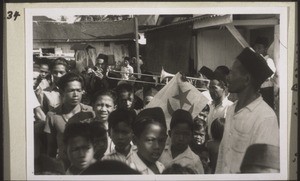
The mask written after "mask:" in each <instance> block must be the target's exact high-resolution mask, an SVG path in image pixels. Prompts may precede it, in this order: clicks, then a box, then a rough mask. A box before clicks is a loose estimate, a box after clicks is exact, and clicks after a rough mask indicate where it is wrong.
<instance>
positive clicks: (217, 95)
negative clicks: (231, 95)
mask: <svg viewBox="0 0 300 181" xmlns="http://www.w3.org/2000/svg"><path fill="white" fill-rule="evenodd" d="M209 93H210V96H211V98H212V99H213V100H214V101H216V100H219V99H221V98H222V96H223V95H225V90H224V89H223V88H222V87H221V85H220V82H219V81H218V80H215V79H214V80H212V81H211V82H210V84H209Z"/></svg>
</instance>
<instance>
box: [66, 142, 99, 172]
mask: <svg viewBox="0 0 300 181" xmlns="http://www.w3.org/2000/svg"><path fill="white" fill-rule="evenodd" d="M67 154H68V158H69V160H70V162H71V165H73V166H75V167H76V168H78V169H85V168H87V167H88V166H90V165H91V164H92V163H93V162H94V147H93V144H92V143H91V142H90V141H88V140H87V139H86V138H84V137H81V136H77V137H75V138H72V139H70V140H69V141H68V145H67Z"/></svg>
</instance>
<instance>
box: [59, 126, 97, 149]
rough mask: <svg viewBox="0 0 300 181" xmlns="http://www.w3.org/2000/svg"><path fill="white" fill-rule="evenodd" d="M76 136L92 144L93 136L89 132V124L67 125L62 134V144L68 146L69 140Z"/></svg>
mask: <svg viewBox="0 0 300 181" xmlns="http://www.w3.org/2000/svg"><path fill="white" fill-rule="evenodd" d="M77 136H81V137H83V138H85V139H87V140H88V141H90V142H91V143H93V134H92V132H91V125H90V123H86V122H76V123H69V124H67V125H66V129H65V131H64V133H63V141H64V144H65V145H68V142H69V140H70V139H73V138H75V137H77Z"/></svg>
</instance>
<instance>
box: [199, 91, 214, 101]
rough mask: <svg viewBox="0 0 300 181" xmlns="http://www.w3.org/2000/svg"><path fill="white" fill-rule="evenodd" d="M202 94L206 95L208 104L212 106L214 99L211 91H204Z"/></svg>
mask: <svg viewBox="0 0 300 181" xmlns="http://www.w3.org/2000/svg"><path fill="white" fill-rule="evenodd" d="M201 93H202V95H204V96H205V97H206V98H207V99H208V103H207V104H211V102H212V98H211V96H210V93H209V91H208V90H206V91H203V92H201Z"/></svg>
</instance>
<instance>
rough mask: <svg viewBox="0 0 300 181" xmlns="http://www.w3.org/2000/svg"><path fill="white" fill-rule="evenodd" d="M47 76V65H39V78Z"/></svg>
mask: <svg viewBox="0 0 300 181" xmlns="http://www.w3.org/2000/svg"><path fill="white" fill-rule="evenodd" d="M48 74H49V66H48V65H47V64H42V65H40V76H41V78H43V79H44V78H46V77H47V75H48Z"/></svg>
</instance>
